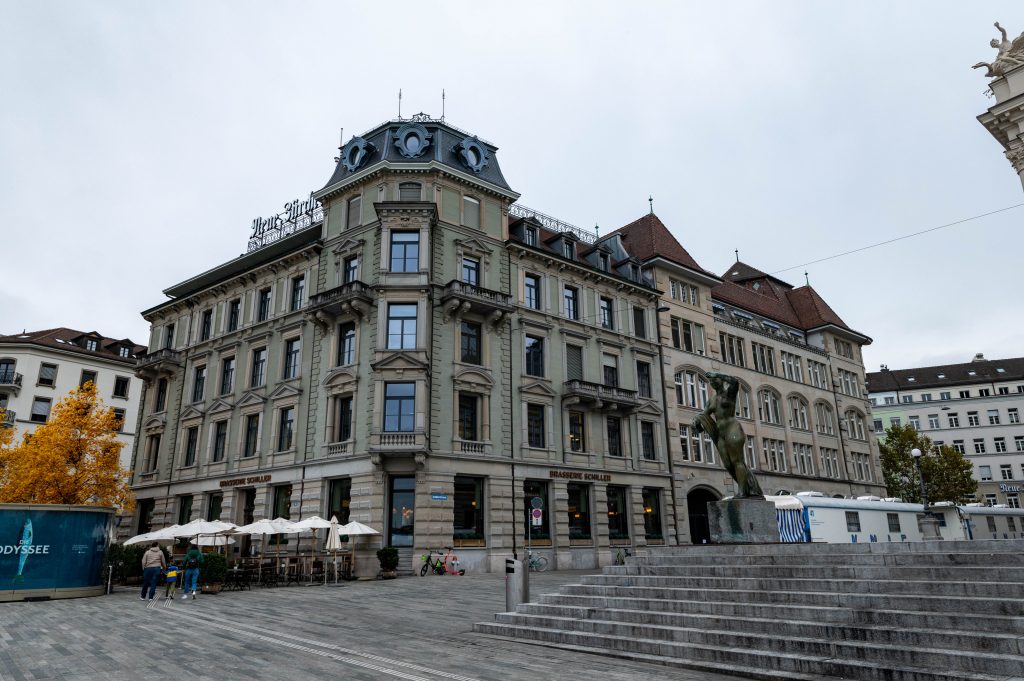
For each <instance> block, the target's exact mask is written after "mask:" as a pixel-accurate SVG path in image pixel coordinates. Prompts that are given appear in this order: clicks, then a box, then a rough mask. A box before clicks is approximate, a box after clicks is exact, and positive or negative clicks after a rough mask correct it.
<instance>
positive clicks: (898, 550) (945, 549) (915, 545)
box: [637, 539, 1024, 557]
mask: <svg viewBox="0 0 1024 681" xmlns="http://www.w3.org/2000/svg"><path fill="white" fill-rule="evenodd" d="M1022 545H1024V539H1013V540H1000V541H942V542H879V543H861V544H826V543H817V542H816V543H812V544H705V545H701V546H691V545H686V546H684V545H680V546H648V547H646V548H644V549H642V552H641V553H640V554H637V555H652V556H653V555H662V556H735V555H758V554H760V555H766V556H802V557H806V556H809V555H813V556H826V555H834V554H843V555H851V554H860V555H871V554H876V555H897V554H899V555H915V554H916V555H922V554H924V555H934V554H937V553H967V554H977V555H982V554H986V555H991V554H1016V553H1019V552H1020V548H1021V546H1022ZM808 547H814V548H813V550H811V551H809V550H808ZM894 548H895V550H893V549H894Z"/></svg>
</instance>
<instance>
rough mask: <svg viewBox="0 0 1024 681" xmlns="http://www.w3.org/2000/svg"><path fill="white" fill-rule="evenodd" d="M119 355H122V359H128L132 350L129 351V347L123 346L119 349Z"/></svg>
mask: <svg viewBox="0 0 1024 681" xmlns="http://www.w3.org/2000/svg"><path fill="white" fill-rule="evenodd" d="M117 354H118V355H120V356H121V357H126V358H127V357H128V356H129V355H131V350H129V349H128V346H127V345H122V346H121V347H119V348H118V349H117Z"/></svg>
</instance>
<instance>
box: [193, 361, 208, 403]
mask: <svg viewBox="0 0 1024 681" xmlns="http://www.w3.org/2000/svg"><path fill="white" fill-rule="evenodd" d="M205 391H206V367H205V366H199V367H196V368H195V369H194V370H193V373H192V401H193V402H202V401H203V393H204V392H205Z"/></svg>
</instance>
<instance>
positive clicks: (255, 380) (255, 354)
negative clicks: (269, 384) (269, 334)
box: [249, 348, 267, 388]
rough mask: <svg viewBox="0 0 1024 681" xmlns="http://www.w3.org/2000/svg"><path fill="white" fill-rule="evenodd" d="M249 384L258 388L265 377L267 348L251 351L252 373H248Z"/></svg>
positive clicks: (264, 380)
mask: <svg viewBox="0 0 1024 681" xmlns="http://www.w3.org/2000/svg"><path fill="white" fill-rule="evenodd" d="M249 379H250V380H249V386H250V387H252V388H258V387H260V386H261V385H263V384H264V383H265V382H266V379H267V349H266V348H259V349H257V350H253V351H252V373H251V374H250V375H249Z"/></svg>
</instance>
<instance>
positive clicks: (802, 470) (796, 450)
mask: <svg viewBox="0 0 1024 681" xmlns="http://www.w3.org/2000/svg"><path fill="white" fill-rule="evenodd" d="M793 460H794V461H795V462H796V471H795V472H797V473H799V474H800V475H814V455H813V453H812V451H811V446H810V445H804V444H800V443H794V444H793Z"/></svg>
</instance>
